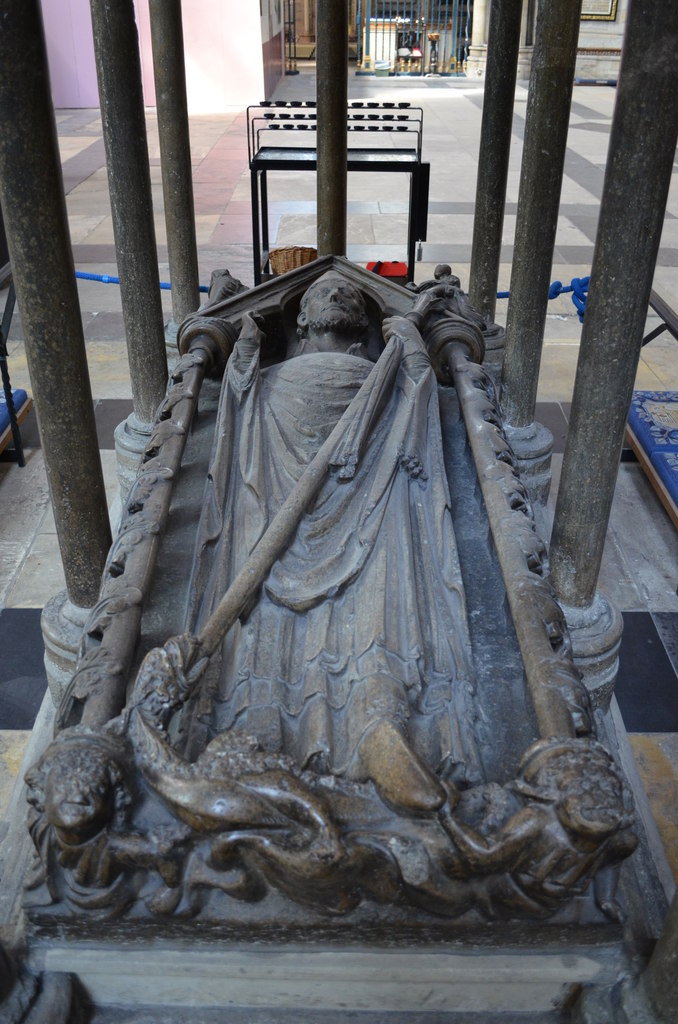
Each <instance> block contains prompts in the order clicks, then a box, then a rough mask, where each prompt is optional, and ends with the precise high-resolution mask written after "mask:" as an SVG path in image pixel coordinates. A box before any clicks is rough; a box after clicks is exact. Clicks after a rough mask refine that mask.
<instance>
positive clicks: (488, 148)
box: [469, 0, 522, 320]
mask: <svg viewBox="0 0 678 1024" xmlns="http://www.w3.org/2000/svg"><path fill="white" fill-rule="evenodd" d="M521 6H522V0H492V6H491V10H490V31H489V40H488V46H487V71H486V77H485V97H484V100H483V118H482V125H481V129H480V152H479V155H478V179H477V184H476V205H475V217H474V220H473V248H472V251H471V280H470V285H469V298H470V300H471V304H472V305H473V306H475V308H476V309H477V310H478V312H479V313H482V314H483V316H486V317H488V318H489V319H490V320H494V312H495V308H496V305H497V281H498V278H499V261H500V258H501V236H502V229H503V226H504V204H505V202H506V182H507V179H508V165H509V156H510V153H511V128H512V124H513V101H514V97H515V89H516V68H517V65H518V44H519V41H520V14H521Z"/></svg>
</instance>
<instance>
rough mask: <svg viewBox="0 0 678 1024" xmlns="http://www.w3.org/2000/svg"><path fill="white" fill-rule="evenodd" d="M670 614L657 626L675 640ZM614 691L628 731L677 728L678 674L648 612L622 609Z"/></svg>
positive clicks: (676, 628)
mask: <svg viewBox="0 0 678 1024" xmlns="http://www.w3.org/2000/svg"><path fill="white" fill-rule="evenodd" d="M673 618H674V619H675V620H677V621H676V622H674V623H673V624H671V625H669V624H668V623H665V622H663V623H662V625H661V627H660V628H661V630H662V634H663V635H666V636H670V635H672V636H673V638H674V640H675V639H676V637H677V636H678V614H676V615H675V616H673ZM614 692H615V695H616V697H617V700H618V702H619V707H620V710H621V713H622V718H623V719H624V725H625V726H626V728H627V729H628V731H629V732H678V676H677V675H676V672H675V670H674V666H673V664H672V663H671V659H670V658H669V655H668V653H667V649H666V647H665V646H664V644H663V643H662V637H661V636H660V634H659V632H658V631H657V627H656V626H655V623H654V621H653V617H652V616H651V615H650V613H649V612H624V633H623V636H622V643H621V650H620V653H619V675H618V677H617V682H616V684H615V690H614Z"/></svg>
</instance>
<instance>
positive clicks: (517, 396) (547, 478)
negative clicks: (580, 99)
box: [502, 0, 581, 504]
mask: <svg viewBox="0 0 678 1024" xmlns="http://www.w3.org/2000/svg"><path fill="white" fill-rule="evenodd" d="M580 9H581V3H580V2H579V0H540V3H539V13H538V17H537V36H536V41H535V47H534V56H533V59H532V73H531V75H530V89H529V94H528V100H527V115H526V120H525V140H524V144H523V161H522V165H521V171H520V191H519V194H518V216H517V221H516V235H515V244H514V250H513V269H512V273H511V297H510V299H509V305H508V312H507V315H506V347H505V350H504V370H503V393H502V409H503V413H504V417H505V421H506V424H507V434H508V436H509V439H510V441H511V443H512V445H513V447H514V450H515V452H516V455H517V456H518V459H519V462H520V468H521V472H522V473H523V477H524V480H525V484H526V486H527V487H528V489H529V491H530V495H531V497H532V499H533V501H534V502H535V503H537V504H543V503H545V502H546V498H547V497H548V491H549V487H550V483H551V451H552V448H553V438H552V437H551V434H550V432H549V431H548V430H547V429H546V428H545V427H543V426H541V424H538V423H535V422H534V410H535V404H536V399H537V381H538V379H539V363H540V360H541V348H542V343H543V340H544V325H545V323H546V310H547V306H548V292H549V284H550V279H551V265H552V262H553V249H554V245H555V239H556V228H557V226H558V210H559V207H560V189H561V185H562V180H563V167H564V165H565V149H566V146H567V128H568V122H569V118H570V101H571V99H572V86H573V82H574V66H575V61H576V57H577V37H578V34H579V14H580Z"/></svg>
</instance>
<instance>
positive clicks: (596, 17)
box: [581, 0, 617, 21]
mask: <svg viewBox="0 0 678 1024" xmlns="http://www.w3.org/2000/svg"><path fill="white" fill-rule="evenodd" d="M581 20H582V21H616V20H617V0H583V3H582V7H581Z"/></svg>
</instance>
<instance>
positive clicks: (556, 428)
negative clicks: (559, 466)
mask: <svg viewBox="0 0 678 1024" xmlns="http://www.w3.org/2000/svg"><path fill="white" fill-rule="evenodd" d="M534 418H535V420H536V421H537V423H543V425H544V426H545V427H547V428H548V429H549V430H550V431H551V433H552V434H553V451H554V453H562V452H564V451H565V440H566V438H567V420H566V419H565V413H564V412H563V410H562V408H561V406H560V403H559V402H537V405H536V408H535V412H534Z"/></svg>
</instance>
